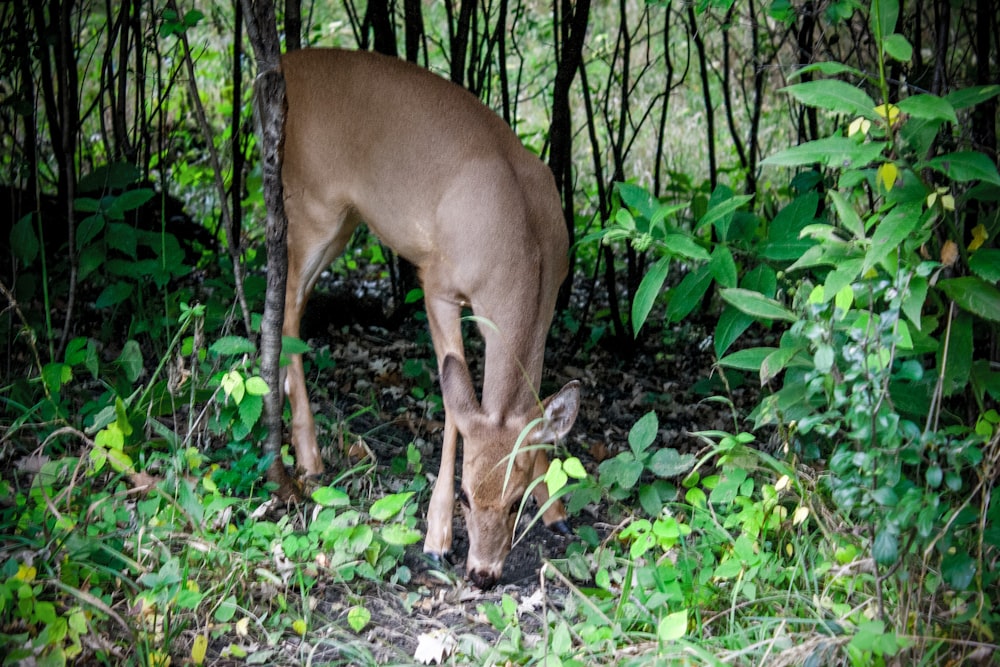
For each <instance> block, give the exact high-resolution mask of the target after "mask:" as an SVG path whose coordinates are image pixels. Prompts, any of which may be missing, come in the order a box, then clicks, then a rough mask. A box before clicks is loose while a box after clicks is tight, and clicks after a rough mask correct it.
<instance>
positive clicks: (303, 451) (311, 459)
mask: <svg viewBox="0 0 1000 667" xmlns="http://www.w3.org/2000/svg"><path fill="white" fill-rule="evenodd" d="M285 393H286V394H287V395H288V402H289V403H290V404H291V408H292V445H293V446H294V447H295V465H296V469H297V470H298V471H299V472H300V473H302V474H305V475H320V474H322V473H323V460H322V459H321V458H320V455H319V444H318V443H317V442H316V423H315V421H314V420H313V414H312V408H311V407H310V405H309V392H308V391H306V380H305V372H304V371H303V368H302V355H301V354H293V355H291V358H290V360H289V364H288V367H287V369H286V374H285Z"/></svg>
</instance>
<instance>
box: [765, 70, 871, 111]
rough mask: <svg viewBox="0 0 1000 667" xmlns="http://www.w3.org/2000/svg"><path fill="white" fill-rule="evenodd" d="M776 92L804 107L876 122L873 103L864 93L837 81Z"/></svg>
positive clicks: (810, 82)
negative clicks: (789, 97) (787, 95)
mask: <svg viewBox="0 0 1000 667" xmlns="http://www.w3.org/2000/svg"><path fill="white" fill-rule="evenodd" d="M778 92H784V93H788V94H789V95H791V96H792V97H794V98H795V99H797V100H798V101H799V102H802V103H803V104H805V105H806V106H810V107H818V108H820V109H826V110H827V111H832V112H834V113H842V114H846V115H848V116H851V117H854V116H862V117H864V118H868V119H869V120H878V119H879V115H878V114H876V113H875V101H874V100H873V99H872V98H871V97H870V96H869V95H868V93H866V92H865V91H863V90H861V89H860V88H857V87H855V86H852V85H851V84H849V83H846V82H844V81H840V80H838V79H823V80H820V81H806V82H805V83H797V84H795V85H792V86H788V87H786V88H782V89H781V90H780V91H778Z"/></svg>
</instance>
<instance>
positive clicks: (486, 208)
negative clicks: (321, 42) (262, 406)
mask: <svg viewBox="0 0 1000 667" xmlns="http://www.w3.org/2000/svg"><path fill="white" fill-rule="evenodd" d="M281 71H282V73H283V75H284V78H285V86H286V102H287V107H286V109H287V110H286V117H285V128H284V145H283V166H282V172H281V178H282V183H283V186H284V206H285V212H286V215H287V219H288V230H287V244H288V278H287V282H286V286H285V313H284V324H283V326H282V334H283V335H284V336H292V337H296V338H298V336H299V331H300V320H301V318H302V314H303V310H304V308H305V306H306V302H307V300H308V298H309V294H310V292H311V291H312V289H313V287H314V285H315V283H316V281H317V279H318V278H319V276H320V274H321V272H322V271H323V270H325V268H326V267H327V266H328V265H329V264H330V263H331V261H332V260H333V259H334V258H335V257H337V256H338V255H339V254H340V253H341V252H342V251H343V249H344V247H345V245H346V244H347V242H348V240H349V239H350V238H351V235H352V234H353V232H354V230H355V229H356V228H357V227H358V226H359V225H360V224H361V223H362V222H363V223H364V224H366V225H367V226H368V228H369V229H370V230H371V232H373V233H374V234H375V235H376V236H377V237H378V239H379V240H380V241H381V242H382V243H384V244H385V245H387V246H388V247H389V248H391V249H392V250H393V251H394V252H395V253H396V254H397V255H399V256H401V257H403V258H404V259H406V260H407V261H409V262H410V263H412V264H413V265H414V266H415V267H416V269H417V275H418V278H419V280H420V283H421V285H422V288H423V292H424V305H425V309H426V313H427V321H428V323H429V327H430V332H431V339H432V344H433V348H434V353H435V356H436V358H437V363H438V375H439V381H440V386H441V393H442V398H443V403H444V409H445V423H444V433H443V438H442V445H441V464H440V469H439V472H438V475H437V478H436V480H435V481H434V486H433V491H432V493H431V498H430V502H429V506H428V509H427V515H426V522H427V531H426V534H425V539H424V545H423V550H424V552H425V554H426V555H427V556H428V557H429V558H430V559H431V560H433V561H436V562H440V560H441V559H442V558H444V557H446V556H447V555H448V554H449V553H450V551H451V547H452V518H453V513H454V503H455V489H454V484H455V464H456V457H457V448H458V437H459V435H461V437H462V447H463V449H462V475H461V480H462V482H461V489H460V491H459V493H458V497H459V501H460V503H461V506H462V509H463V513H464V517H465V523H466V529H467V532H468V538H469V550H468V555H467V558H466V567H465V573H466V576H467V577H468V579H469V580H470V581H471V582H472V583H473V584H474V585H475V586H477V587H479V588H481V589H488V588H491V587H492V586H494V585H495V584H496V582H497V581H498V580H499V578H500V576H501V573H502V569H503V564H504V561H505V559H506V557H507V555H508V554H509V552H510V549H511V542H512V538H513V535H514V531H515V528H516V526H515V524H516V520H517V517H518V516H519V515H520V513H521V512H520V507H521V502H522V497H524V496H525V495H526V492H527V490H528V488H529V487H530V486H531V485H532V484H533V483H534V486H533V487H531V488H532V490H531V493H532V495H533V496H534V498H535V500H536V502H537V504H538V507H539V508H543V509H544V511H543V513H542V519H543V521H544V523H545V525H546V526H548V527H549V528H550V529H552V530H554V531H557V532H561V533H564V534H566V533H569V526H568V523H567V517H566V511H565V508H564V506H563V504H562V503H561V502H560V501H559V500H558V499H553V501H552V502H551V503H549V500H550V498H549V494H548V491H547V487H546V485H545V484H544V483H538V478H539V477H541V476H542V475H544V474H545V472H546V470H547V469H548V466H549V459H548V455H547V453H546V451H545V448H543V447H540V446H538V445H540V444H541V443H554V442H556V441H557V440H559V439H560V438H562V437H564V436H565V435H566V434H567V433H568V432H569V430H570V428H571V427H572V425H573V423H574V421H575V420H576V416H577V412H578V410H579V405H580V384H579V382H578V381H571V382H569V383H567V384H566V385H565V386H564V387H562V389H560V390H559V391H558V392H556V393H555V394H553V395H552V396H550V397H548V398H546V399H545V400H544V401H540V400H539V398H538V391H539V387H540V383H541V376H542V367H543V362H544V351H545V342H546V337H547V335H548V331H549V328H550V326H551V322H552V318H553V313H554V310H555V304H556V299H557V295H558V290H559V287H560V285H561V283H562V281H563V280H564V278H565V276H566V274H567V271H568V248H569V238H568V237H569V234H568V231H567V229H566V226H565V224H564V222H563V215H562V208H561V204H560V200H559V194H558V191H557V189H556V186H555V179H554V177H553V175H552V172H551V170H550V169H549V168H548V167H547V166H546V165H545V164H544V163H543V162H542V161H541V160H540V159H539V158H538V157H537V156H536V155H535V154H533V153H532V152H530V151H529V150H528V149H526V148H525V147H524V146H523V145H522V144H521V142H520V140H519V139H518V138H517V136H516V135H515V133H514V132H513V131H512V130H511V128H510V127H509V126H508V125H507V123H505V122H504V121H503V119H501V118H500V117H499V116H497V115H496V114H495V113H494V112H493V111H492V110H490V109H489V108H488V107H487V106H485V105H484V104H483V103H482V102H480V100H479V99H478V98H476V97H475V96H474V95H473V94H472V93H470V92H469V91H467V90H465V89H464V88H462V87H461V86H458V85H457V84H454V83H452V82H450V81H447V80H445V79H443V78H441V77H439V76H438V75H436V74H434V73H432V72H430V71H428V70H426V69H423V68H421V67H418V66H417V65H414V64H411V63H408V62H405V61H403V60H400V59H398V58H393V57H389V56H383V55H379V54H376V53H371V52H364V51H349V50H340V49H322V48H311V49H303V50H299V51H293V52H290V53H288V54H286V55H284V56H283V57H282V61H281ZM464 309H471V311H472V313H473V317H474V320H475V321H476V322H477V324H478V329H479V333H480V334H481V335H482V337H483V339H484V342H485V346H484V365H483V369H484V370H483V382H482V399H481V400H480V399H479V398H478V397H477V394H476V389H475V387H474V385H473V381H472V378H471V375H470V371H469V368H468V365H467V363H466V357H465V349H464V343H463V338H462V328H461V322H462V317H463V310H464ZM302 363H303V362H302V356H301V355H298V354H293V355H290V360H289V363H288V365H287V366H286V368H285V370H284V388H285V393H286V395H287V396H288V400H289V403H290V406H291V414H292V418H291V426H290V435H291V441H292V446H293V448H294V451H295V459H296V472H297V473H298V474H299V475H301V476H305V477H307V478H308V477H315V476H317V475H320V474H322V473H323V471H324V465H323V462H322V460H321V457H320V452H319V447H318V444H317V436H316V427H315V422H314V417H313V414H312V411H311V409H310V404H309V396H308V393H307V390H306V386H305V376H304V373H303V365H302ZM285 475H287V471H286V470H285V469H284V466H283V464H282V463H281V462H280V461H275V462H274V463H273V464H272V469H271V470H270V471H269V477H270V478H271V479H272V480H279V482H280V480H282V479H284V477H285ZM547 503H548V504H547Z"/></svg>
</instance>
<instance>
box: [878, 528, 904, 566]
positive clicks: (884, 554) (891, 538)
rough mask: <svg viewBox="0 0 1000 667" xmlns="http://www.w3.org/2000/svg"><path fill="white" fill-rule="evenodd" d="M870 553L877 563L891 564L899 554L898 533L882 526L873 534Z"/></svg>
mask: <svg viewBox="0 0 1000 667" xmlns="http://www.w3.org/2000/svg"><path fill="white" fill-rule="evenodd" d="M872 555H873V556H874V557H875V562H877V563H878V564H879V565H892V564H893V563H895V562H896V558H897V556H898V555H899V533H898V532H896V531H895V530H894V529H891V528H888V527H884V528H882V529H881V530H879V531H878V533H876V534H875V543H874V544H873V545H872Z"/></svg>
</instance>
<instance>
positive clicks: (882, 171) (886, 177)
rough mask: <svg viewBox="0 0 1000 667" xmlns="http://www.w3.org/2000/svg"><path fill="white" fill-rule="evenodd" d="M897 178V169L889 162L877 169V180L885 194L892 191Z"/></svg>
mask: <svg viewBox="0 0 1000 667" xmlns="http://www.w3.org/2000/svg"><path fill="white" fill-rule="evenodd" d="M897 176H899V169H897V168H896V165H894V164H893V163H891V162H886V163H885V164H883V165H882V166H881V167H879V168H878V177H877V180H878V182H879V183H881V184H882V187H884V188H885V191H886V192H889V191H890V190H892V186H894V185H895V184H896V177H897Z"/></svg>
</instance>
